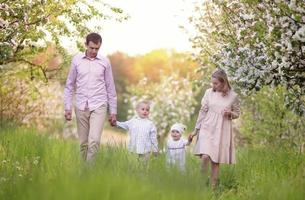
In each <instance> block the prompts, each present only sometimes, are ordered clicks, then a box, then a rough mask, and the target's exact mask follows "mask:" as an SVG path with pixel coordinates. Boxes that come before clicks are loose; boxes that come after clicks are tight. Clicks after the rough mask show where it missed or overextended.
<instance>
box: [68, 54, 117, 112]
mask: <svg viewBox="0 0 305 200" xmlns="http://www.w3.org/2000/svg"><path fill="white" fill-rule="evenodd" d="M74 91H75V96H76V107H77V108H78V109H80V110H85V108H88V109H89V110H90V111H92V110H95V109H96V108H98V107H100V106H101V105H103V104H105V105H108V106H109V110H110V113H111V114H116V113H117V95H116V90H115V85H114V80H113V75H112V69H111V64H110V61H109V59H108V58H106V57H103V56H100V55H97V56H96V58H88V57H86V55H85V53H80V54H77V55H76V56H74V57H73V59H72V63H71V68H70V71H69V74H68V78H67V82H66V87H65V91H64V103H65V110H71V109H72V99H73V92H74Z"/></svg>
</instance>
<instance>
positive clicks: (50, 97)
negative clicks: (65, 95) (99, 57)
mask: <svg viewBox="0 0 305 200" xmlns="http://www.w3.org/2000/svg"><path fill="white" fill-rule="evenodd" d="M18 69H19V68H18ZM25 70H27V69H24V68H22V69H19V70H15V71H12V70H10V71H8V72H6V73H2V74H1V76H0V99H1V100H0V109H1V112H0V123H1V126H2V125H3V123H6V122H8V121H10V122H15V123H17V124H20V123H21V124H25V125H27V126H36V127H38V128H44V127H46V126H49V127H51V126H54V121H55V120H58V119H61V118H62V110H63V105H62V93H60V92H59V93H58V92H56V91H61V90H62V89H61V86H60V84H59V83H58V82H51V81H50V82H49V83H48V84H46V83H45V82H43V81H39V80H37V81H32V80H30V79H29V78H24V73H23V71H25Z"/></svg>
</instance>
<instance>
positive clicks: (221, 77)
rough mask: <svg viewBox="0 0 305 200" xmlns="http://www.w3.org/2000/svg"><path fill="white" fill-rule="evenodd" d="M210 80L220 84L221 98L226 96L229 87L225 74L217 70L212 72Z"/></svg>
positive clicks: (221, 70)
mask: <svg viewBox="0 0 305 200" xmlns="http://www.w3.org/2000/svg"><path fill="white" fill-rule="evenodd" d="M212 78H216V79H217V80H218V81H219V82H220V83H221V84H222V89H221V92H222V96H226V95H227V94H228V93H229V91H230V90H231V85H230V83H229V80H228V76H227V74H226V72H225V71H224V70H223V69H220V68H218V69H217V70H216V71H214V72H213V74H212Z"/></svg>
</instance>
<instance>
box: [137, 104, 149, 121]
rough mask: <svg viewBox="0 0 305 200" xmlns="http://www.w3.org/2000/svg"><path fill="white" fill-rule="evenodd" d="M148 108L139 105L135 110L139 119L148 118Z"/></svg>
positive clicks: (145, 105) (147, 106)
mask: <svg viewBox="0 0 305 200" xmlns="http://www.w3.org/2000/svg"><path fill="white" fill-rule="evenodd" d="M149 110H150V107H149V105H147V104H140V105H139V107H138V108H137V109H136V111H137V113H138V115H139V117H140V118H147V117H148V116H149Z"/></svg>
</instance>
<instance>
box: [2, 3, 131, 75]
mask: <svg viewBox="0 0 305 200" xmlns="http://www.w3.org/2000/svg"><path fill="white" fill-rule="evenodd" d="M0 11H1V12H0V30H1V32H0V65H5V64H8V63H11V62H22V63H24V64H29V65H31V66H33V67H36V68H38V69H40V70H42V71H43V72H44V73H45V68H46V67H45V65H42V64H38V63H34V62H33V55H34V56H35V55H36V54H37V52H40V51H43V50H45V48H46V47H47V46H48V45H47V44H48V43H49V42H51V43H53V44H55V45H56V48H57V49H58V51H59V52H60V53H62V54H64V47H65V46H64V45H66V44H65V43H62V39H63V37H66V38H69V37H73V38H74V40H76V42H77V43H78V46H79V47H80V48H81V47H82V46H83V45H82V44H83V37H84V36H85V35H86V34H87V33H88V32H90V31H98V30H100V29H101V27H102V23H93V22H94V20H95V21H96V20H108V19H110V18H112V17H113V16H115V15H116V16H117V17H116V18H117V19H118V20H122V19H124V18H126V16H124V14H123V13H122V10H121V9H119V8H115V7H112V6H110V5H109V4H106V3H102V2H100V1H97V0H92V1H86V0H68V1H66V0H58V1H53V0H22V1H7V0H4V1H1V3H0ZM90 24H94V26H92V25H91V26H90ZM80 39H81V42H80Z"/></svg>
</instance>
